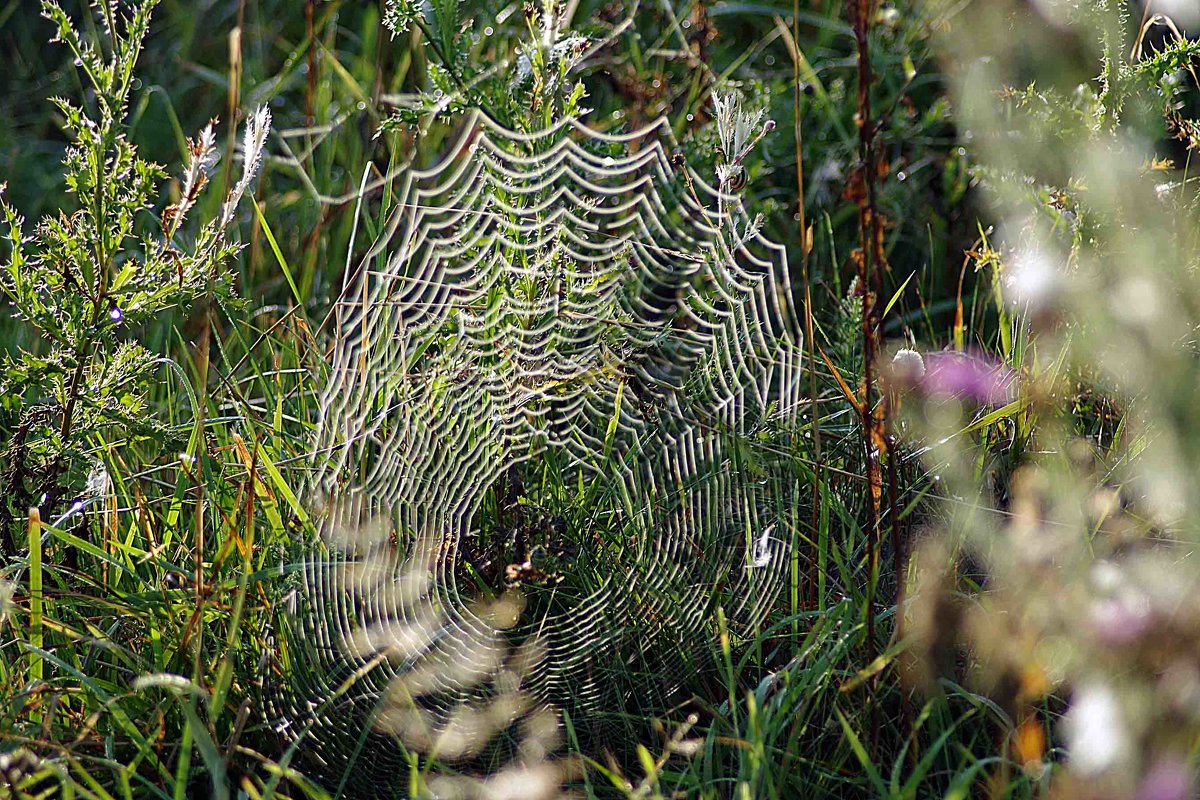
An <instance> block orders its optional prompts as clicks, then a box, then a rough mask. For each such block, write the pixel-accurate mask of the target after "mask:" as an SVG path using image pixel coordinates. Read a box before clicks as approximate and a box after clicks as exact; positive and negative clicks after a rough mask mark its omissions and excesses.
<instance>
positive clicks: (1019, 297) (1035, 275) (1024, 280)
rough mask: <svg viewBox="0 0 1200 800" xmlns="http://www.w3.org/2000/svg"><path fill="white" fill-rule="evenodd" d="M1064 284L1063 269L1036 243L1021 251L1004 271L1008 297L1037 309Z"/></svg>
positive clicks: (1051, 298) (1051, 297)
mask: <svg viewBox="0 0 1200 800" xmlns="http://www.w3.org/2000/svg"><path fill="white" fill-rule="evenodd" d="M1062 284H1063V276H1062V271H1061V270H1060V268H1059V266H1058V264H1057V263H1056V262H1055V259H1053V258H1052V257H1051V256H1050V255H1049V254H1048V253H1046V252H1044V251H1042V250H1040V249H1038V248H1035V247H1030V248H1027V249H1025V250H1022V251H1020V252H1018V253H1017V254H1016V255H1015V256H1014V257H1013V259H1012V260H1011V262H1010V263H1009V264H1008V268H1007V270H1006V272H1005V275H1004V289H1005V292H1004V293H1005V295H1006V296H1007V298H1008V301H1009V302H1010V303H1012V304H1013V305H1016V306H1028V307H1029V308H1030V309H1032V310H1035V311H1036V310H1038V309H1041V308H1045V307H1046V306H1048V305H1049V304H1050V302H1051V301H1052V300H1053V299H1054V296H1055V295H1056V294H1057V293H1058V291H1059V290H1060V289H1061V288H1062Z"/></svg>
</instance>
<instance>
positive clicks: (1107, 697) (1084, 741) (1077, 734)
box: [1063, 681, 1131, 777]
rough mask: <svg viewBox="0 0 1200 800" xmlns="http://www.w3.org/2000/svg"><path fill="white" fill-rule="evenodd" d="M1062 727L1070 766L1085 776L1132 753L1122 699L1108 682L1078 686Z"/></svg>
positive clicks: (1115, 763)
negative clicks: (1069, 756)
mask: <svg viewBox="0 0 1200 800" xmlns="http://www.w3.org/2000/svg"><path fill="white" fill-rule="evenodd" d="M1063 726H1064V728H1065V732H1066V735H1067V749H1068V751H1069V752H1070V754H1071V762H1070V763H1071V768H1072V769H1073V770H1074V771H1075V772H1077V773H1078V774H1080V775H1082V776H1085V777H1087V776H1094V775H1099V774H1100V773H1103V772H1105V771H1107V770H1109V769H1111V768H1112V767H1114V766H1116V765H1117V764H1119V763H1120V762H1121V761H1123V760H1124V759H1125V758H1126V757H1127V756H1128V755H1129V754H1130V752H1131V742H1130V739H1129V733H1128V731H1127V730H1126V727H1125V719H1124V715H1123V714H1122V713H1121V706H1120V701H1119V699H1118V698H1117V695H1116V692H1114V691H1113V690H1112V687H1110V686H1108V685H1107V684H1104V683H1100V682H1098V681H1096V682H1091V683H1085V684H1082V685H1081V686H1079V687H1078V688H1076V690H1075V694H1074V697H1073V698H1072V700H1071V708H1070V709H1069V710H1068V711H1067V715H1066V717H1065V718H1064V720H1063Z"/></svg>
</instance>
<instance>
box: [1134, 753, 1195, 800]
mask: <svg viewBox="0 0 1200 800" xmlns="http://www.w3.org/2000/svg"><path fill="white" fill-rule="evenodd" d="M1192 796H1193V794H1192V776H1191V774H1190V773H1189V772H1188V768H1187V764H1186V763H1184V761H1183V760H1181V759H1178V758H1170V757H1168V758H1164V759H1162V760H1160V761H1159V762H1158V763H1156V764H1155V765H1154V766H1153V767H1151V768H1150V771H1149V772H1148V773H1147V774H1146V777H1145V778H1143V779H1142V784H1141V786H1139V787H1138V790H1137V800H1187V799H1188V798H1190V797H1192Z"/></svg>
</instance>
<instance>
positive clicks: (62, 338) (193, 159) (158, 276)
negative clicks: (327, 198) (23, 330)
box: [0, 0, 270, 554]
mask: <svg viewBox="0 0 1200 800" xmlns="http://www.w3.org/2000/svg"><path fill="white" fill-rule="evenodd" d="M155 5H157V0H144V2H140V3H137V4H134V5H133V6H132V7H131V8H130V9H129V10H128V11H122V9H121V4H118V3H116V2H103V3H98V4H96V7H95V10H94V14H95V15H96V17H97V21H98V23H99V26H100V29H101V31H102V32H103V33H102V36H101V41H99V42H93V41H90V40H89V39H87V38H85V37H84V36H83V35H82V34H81V33H80V31H79V29H78V28H77V27H76V25H75V24H74V22H73V21H72V19H71V18H70V16H69V15H68V14H67V13H66V12H65V11H64V10H63V8H62V7H61V6H60V5H59V4H58V3H57V2H55V1H54V0H44V2H43V3H42V13H43V15H44V16H45V17H46V18H47V19H49V20H50V21H51V22H52V23H53V24H54V25H55V27H56V29H57V30H56V36H55V41H58V42H61V43H62V44H64V45H65V46H66V47H67V48H69V49H70V51H71V53H72V55H73V56H74V58H75V65H76V66H77V67H78V68H79V69H80V70H81V72H82V74H83V77H84V80H85V82H86V84H87V86H88V88H89V92H88V96H87V101H86V102H85V103H83V104H79V103H76V102H73V101H71V100H68V99H65V98H54V100H53V103H54V106H55V107H56V108H57V110H58V112H59V113H60V114H61V118H62V126H63V129H64V131H65V133H66V134H67V135H68V136H69V138H70V145H69V146H68V148H67V150H66V154H65V157H64V159H63V169H64V175H65V179H66V185H67V187H68V189H69V191H70V193H71V194H72V195H73V198H74V203H73V204H72V206H71V207H68V208H63V209H61V210H60V211H59V212H58V213H57V214H53V215H48V216H46V217H45V218H44V219H42V220H41V222H39V223H38V224H37V225H36V226H35V227H34V229H33V231H32V232H31V233H27V232H26V230H25V220H24V219H22V217H21V216H20V215H19V214H18V212H17V210H16V209H15V208H13V207H12V206H11V205H9V204H8V202H7V201H5V200H4V199H3V197H0V213H2V214H3V216H4V220H5V223H6V227H7V239H8V245H9V248H8V249H9V253H8V257H7V260H6V261H5V263H4V264H3V270H2V271H0V292H3V295H4V297H5V298H6V299H7V301H8V303H9V306H10V308H11V309H12V312H13V313H14V314H15V315H16V316H17V317H18V318H19V319H20V320H21V321H22V322H23V323H25V324H26V325H27V326H28V329H29V331H30V334H31V335H30V337H29V339H28V344H27V345H26V346H25V347H24V348H22V349H20V350H19V351H18V352H15V353H9V354H7V355H6V357H5V359H4V361H3V362H2V364H3V366H2V370H3V371H2V373H0V386H2V391H0V394H2V395H3V397H4V400H3V404H4V413H7V414H10V415H14V417H15V419H16V423H15V424H14V425H13V426H12V427H11V430H12V434H11V435H10V437H9V439H8V441H7V442H5V443H4V450H3V453H4V454H3V459H2V465H0V498H2V499H0V552H3V553H8V554H11V553H12V552H13V549H14V535H13V529H14V520H16V519H18V518H21V517H23V516H24V514H25V511H26V509H27V508H29V507H32V506H37V507H39V508H40V510H41V513H42V517H43V518H45V519H47V520H49V519H52V518H53V515H54V514H56V513H58V512H59V511H60V510H61V507H62V505H63V503H64V501H65V500H68V499H70V498H72V497H75V496H77V494H78V493H79V492H80V487H81V485H82V484H83V483H84V480H83V479H84V477H85V476H87V475H88V474H89V473H91V479H90V480H88V481H87V483H88V484H89V485H91V486H93V487H97V486H100V487H102V486H103V485H104V483H105V481H104V480H103V475H102V474H101V473H100V471H99V470H98V469H97V467H96V464H97V463H98V462H96V461H95V459H94V456H95V453H96V448H97V446H98V443H99V442H100V441H101V438H100V437H101V436H103V441H106V442H116V441H121V440H125V441H129V440H131V439H136V438H139V437H148V436H149V437H158V438H161V437H163V436H164V434H165V431H164V430H163V428H162V426H161V425H160V424H159V423H157V422H156V421H155V420H154V417H153V416H152V415H151V414H150V413H148V409H147V406H146V389H147V388H148V386H149V384H150V381H151V380H152V377H153V373H154V371H155V369H156V367H157V365H158V364H159V363H160V360H159V359H156V358H155V357H154V355H153V354H151V353H150V352H149V351H148V350H147V349H146V348H145V347H143V346H142V345H141V344H139V343H138V342H137V341H136V340H135V338H134V337H135V334H136V332H137V331H138V329H139V327H140V326H144V325H146V324H147V323H150V322H151V321H153V320H155V319H158V318H161V317H163V316H164V315H165V314H166V313H167V312H168V311H170V310H171V309H175V308H180V309H186V308H187V307H188V306H189V304H191V303H192V301H194V300H195V299H196V298H197V297H199V296H201V295H205V294H208V293H211V295H212V296H213V297H214V298H215V299H216V300H217V301H218V302H222V303H231V302H235V298H234V294H233V282H232V277H231V275H230V273H229V271H228V270H227V266H228V264H229V262H230V259H231V258H232V257H233V256H234V255H235V254H236V253H237V252H238V249H239V245H238V244H237V243H236V242H233V241H231V240H230V239H229V237H228V236H227V235H226V229H227V228H228V227H229V224H230V223H231V222H232V221H233V216H234V210H235V209H236V207H237V205H238V203H239V201H240V200H241V198H242V196H243V195H244V193H245V191H246V190H247V188H248V187H249V185H250V183H251V182H252V180H253V177H254V174H255V172H256V171H257V169H258V166H259V164H260V162H261V158H262V150H263V147H264V145H265V141H266V135H267V130H268V127H269V125H270V115H269V113H268V112H267V111H265V110H261V111H259V112H258V113H257V114H255V115H254V117H253V119H252V121H251V123H250V125H249V128H248V130H247V133H246V139H245V152H244V154H243V162H244V167H243V173H242V177H241V179H240V180H239V181H237V182H236V184H235V185H234V186H233V188H232V189H231V190H230V192H229V194H228V196H227V197H226V198H225V201H224V203H223V204H222V207H221V211H220V214H219V215H217V216H215V217H214V218H213V219H211V220H209V221H208V222H206V223H205V224H203V225H202V226H200V227H199V229H198V230H195V231H193V230H192V228H191V226H189V225H188V215H189V212H191V211H192V210H193V208H194V206H195V205H196V202H197V200H198V199H199V198H200V196H201V193H202V192H203V190H204V188H205V186H206V185H207V183H208V180H209V177H210V175H211V174H212V172H213V170H214V169H215V168H216V166H217V160H218V153H217V147H216V134H215V132H214V124H212V123H210V124H209V125H208V126H207V127H206V128H204V130H203V131H202V132H201V133H200V135H199V136H198V137H196V138H195V139H193V140H190V141H189V142H188V151H189V152H188V163H187V166H186V169H185V171H184V173H183V176H182V178H181V181H180V195H179V198H178V200H177V201H176V202H175V203H173V204H171V205H170V206H168V207H167V208H165V209H164V210H162V211H161V212H160V213H159V212H156V210H155V209H156V207H158V205H159V197H160V195H161V187H162V182H163V181H164V179H166V178H167V173H166V172H165V170H164V169H163V167H161V166H159V165H158V164H154V163H152V162H150V161H147V160H145V159H143V158H141V157H140V156H139V155H138V151H137V147H136V145H135V144H134V143H133V142H132V141H131V140H130V137H129V133H128V117H129V105H130V96H131V92H132V91H133V88H134V85H135V81H134V72H133V71H134V65H135V64H136V62H137V60H138V56H139V54H140V53H141V51H142V48H143V44H144V40H145V37H146V34H147V31H148V29H149V23H150V15H151V11H152V10H153V8H154V7H155ZM89 459H91V463H90V464H89Z"/></svg>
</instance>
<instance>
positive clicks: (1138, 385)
mask: <svg viewBox="0 0 1200 800" xmlns="http://www.w3.org/2000/svg"><path fill="white" fill-rule="evenodd" d="M961 14H962V15H961V16H959V15H954V16H952V17H950V18H949V20H948V22H947V27H946V29H945V33H946V37H945V43H946V47H947V51H948V54H949V58H951V59H952V63H953V64H954V67H953V69H952V70H951V71H952V72H954V73H955V74H957V75H960V76H961V78H960V80H959V81H958V82H957V83H956V85H955V93H956V97H958V102H959V103H960V106H961V109H962V115H963V124H964V125H966V126H969V128H970V130H972V131H973V132H975V134H976V147H977V149H978V152H979V153H980V157H981V161H982V163H983V164H984V165H985V166H984V167H983V168H981V170H980V173H979V174H980V179H981V182H982V183H983V185H984V187H985V188H986V189H987V191H988V194H989V196H990V199H991V201H992V203H993V204H994V205H993V210H994V214H995V218H996V219H998V220H999V221H1000V222H999V223H998V225H997V227H996V228H995V230H992V231H989V232H985V233H984V237H985V239H984V241H985V243H986V246H982V247H977V248H976V251H975V263H976V264H977V267H978V268H979V269H980V270H982V271H984V272H990V273H992V274H993V275H994V283H993V285H994V287H995V289H994V291H995V308H996V313H997V315H998V319H999V324H1000V328H999V331H998V340H997V342H996V343H995V345H994V350H995V351H996V352H998V353H999V354H1000V356H1001V358H1002V361H1003V363H1001V364H997V365H995V366H994V367H993V368H992V371H989V372H988V373H987V374H982V373H981V374H972V375H970V376H966V377H965V378H963V377H962V376H958V377H956V378H955V380H954V382H955V383H959V384H961V386H960V389H962V391H959V392H956V393H955V395H956V397H957V399H952V400H949V401H946V400H945V399H943V400H942V401H937V400H934V399H930V400H928V401H925V402H923V403H916V404H909V405H907V406H906V410H907V411H908V412H910V413H908V414H907V415H906V416H907V422H906V424H907V425H911V427H910V428H908V432H909V435H911V436H912V437H913V438H914V439H915V440H920V441H922V442H924V443H927V448H926V452H925V458H926V462H927V463H928V465H929V467H930V468H931V469H932V470H934V471H936V472H937V473H938V474H939V475H940V476H941V478H942V480H943V484H942V485H943V486H944V491H945V492H946V494H947V496H949V497H950V498H952V499H953V500H954V503H955V506H954V510H953V512H952V513H950V514H948V518H947V520H946V522H945V524H944V526H942V527H943V528H944V531H945V532H944V533H943V536H942V541H941V542H940V543H938V544H936V545H933V544H931V545H928V546H927V549H926V551H925V552H924V553H923V558H922V559H921V562H922V566H920V567H919V568H918V575H919V576H921V580H920V582H919V583H920V586H921V588H920V589H919V591H918V593H917V597H918V599H917V600H916V601H915V602H916V603H917V606H916V608H915V610H914V612H913V614H914V617H913V621H914V625H913V628H912V631H913V633H914V635H915V636H916V639H917V640H918V641H919V642H921V643H922V644H921V645H920V646H918V648H917V651H918V652H923V653H924V657H925V658H926V659H927V663H930V664H941V665H943V669H945V668H946V667H949V668H950V672H949V673H948V674H944V677H947V678H952V679H961V678H962V675H961V674H960V670H959V669H956V662H957V667H962V666H963V665H964V663H965V664H966V665H967V666H968V667H970V669H967V670H966V671H967V673H968V674H971V673H973V674H974V675H975V680H976V681H977V684H976V685H978V686H979V687H981V690H982V691H985V692H986V693H987V694H989V695H990V696H991V697H992V698H993V699H994V700H995V701H996V702H997V703H998V704H999V705H1000V707H1001V708H1003V709H1004V710H1005V713H1006V714H1007V715H1008V716H1009V718H1010V720H1011V724H1012V726H1013V733H1012V735H1011V737H1010V738H1008V739H1007V740H1006V741H1005V743H1004V745H1005V747H1006V748H1007V749H1009V751H1010V752H1011V753H1012V754H1013V756H1014V760H1015V761H1016V762H1017V764H1019V765H1020V766H1021V768H1022V769H1023V770H1024V771H1025V773H1026V774H1027V775H1029V776H1030V777H1031V778H1033V779H1035V780H1038V781H1045V782H1048V783H1049V784H1050V785H1051V786H1052V787H1053V788H1052V791H1054V792H1055V793H1056V796H1062V797H1091V798H1125V797H1139V798H1163V799H1164V800H1165V799H1166V798H1180V799H1182V798H1185V797H1190V796H1193V795H1194V792H1195V778H1194V768H1193V766H1192V764H1191V755H1192V753H1193V752H1194V743H1195V741H1196V737H1197V735H1200V705H1197V699H1198V698H1200V694H1198V692H1197V688H1196V687H1197V686H1200V678H1198V675H1200V673H1198V672H1197V665H1196V652H1197V651H1196V647H1197V638H1196V637H1197V631H1200V605H1198V595H1197V590H1196V586H1197V575H1198V572H1197V563H1196V559H1195V555H1194V552H1193V551H1194V547H1195V539H1196V531H1197V530H1198V528H1197V521H1198V520H1197V513H1198V510H1197V506H1196V503H1195V498H1196V497H1197V496H1200V495H1197V493H1196V485H1195V484H1196V480H1197V475H1200V458H1198V457H1197V454H1198V453H1200V439H1198V438H1197V435H1196V427H1195V422H1194V411H1195V396H1196V395H1195V393H1196V390H1197V377H1196V376H1197V371H1196V353H1195V347H1194V336H1195V329H1196V325H1197V321H1198V319H1200V317H1198V316H1197V312H1198V311H1200V298H1198V297H1197V292H1196V286H1197V284H1196V274H1195V271H1196V268H1197V250H1196V239H1195V231H1196V209H1197V204H1196V195H1195V191H1194V178H1190V177H1189V175H1188V171H1189V165H1190V161H1191V157H1192V154H1193V153H1194V152H1195V149H1196V147H1198V146H1200V140H1198V139H1197V138H1196V135H1195V127H1194V123H1193V122H1191V121H1190V119H1189V112H1190V111H1191V110H1194V108H1195V105H1194V103H1195V99H1194V91H1195V89H1196V88H1198V86H1200V85H1198V84H1197V83H1196V80H1195V73H1194V70H1193V67H1192V66H1191V64H1192V60H1193V59H1194V57H1195V55H1196V54H1197V52H1200V48H1198V47H1197V44H1196V43H1195V42H1194V41H1191V40H1188V39H1186V38H1184V37H1183V36H1182V34H1181V33H1180V31H1179V28H1178V27H1177V26H1176V24H1175V23H1174V21H1173V20H1171V19H1169V18H1167V17H1165V16H1155V15H1152V14H1151V13H1150V4H1147V13H1146V14H1145V16H1144V17H1143V18H1141V19H1140V20H1139V19H1137V18H1131V17H1130V16H1129V15H1128V13H1127V12H1126V11H1124V10H1123V9H1122V8H1120V7H1118V4H1114V3H1105V2H1096V3H1076V4H1066V3H1061V4H1033V5H1027V4H1021V3H999V2H998V3H974V4H970V5H969V6H968V7H966V8H964V9H963V10H962V12H961ZM972 15H978V17H975V16H972ZM968 20H971V21H970V23H969V24H968ZM980 20H985V21H986V22H981V21H980ZM983 29H986V30H1004V31H1006V34H1005V35H1003V36H989V37H988V38H987V40H986V41H984V40H983V39H981V38H979V37H977V36H974V35H972V31H975V30H983ZM1051 40H1053V41H1054V42H1055V43H1056V44H1055V45H1054V46H1050V42H1051ZM1064 43H1067V44H1068V45H1069V46H1065V47H1064V46H1063V44H1064ZM1094 73H1098V74H1099V75H1100V78H1099V80H1098V81H1095V82H1089V81H1088V80H1087V79H1086V78H1087V77H1088V76H1089V75H1091V74H1094ZM934 355H936V356H937V357H938V358H939V359H940V360H941V359H945V358H946V356H945V355H944V354H940V353H939V354H934ZM954 358H960V357H959V356H954ZM928 360H929V359H927V361H928ZM954 369H955V371H956V372H957V371H959V370H960V366H958V365H955V366H954ZM999 371H1003V372H1004V373H1006V376H1005V377H1004V379H1003V380H1004V384H1005V390H1004V391H1003V392H993V391H990V390H989V391H986V392H984V393H983V394H984V395H986V396H981V393H980V392H978V391H970V390H969V389H970V388H971V387H974V386H983V385H984V384H986V385H988V386H991V387H992V388H996V379H997V376H998V375H1000V374H1001V373H1000V372H999ZM929 377H930V376H929V372H927V374H926V378H925V382H928V380H929ZM960 378H961V380H960ZM980 380H982V381H983V383H980ZM968 384H969V385H970V386H968ZM964 413H965V414H967V415H968V418H967V420H966V421H965V422H964V419H963V414H964ZM946 541H949V542H950V547H947V546H946ZM972 587H974V589H972ZM964 590H966V592H967V595H966V596H964V594H963V591H964ZM967 597H969V598H970V599H969V600H968V599H967ZM956 641H957V642H958V646H961V645H963V644H966V645H969V647H968V649H966V650H960V651H957V652H958V658H956V657H955V656H954V653H955V652H956V651H955V647H956V644H955V642H956ZM964 657H965V662H964V660H963V659H964ZM928 677H929V676H928V675H927V676H926V679H928ZM1064 705H1065V709H1064ZM1064 710H1065V713H1064ZM1064 762H1065V764H1064ZM998 777H1000V776H998Z"/></svg>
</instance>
